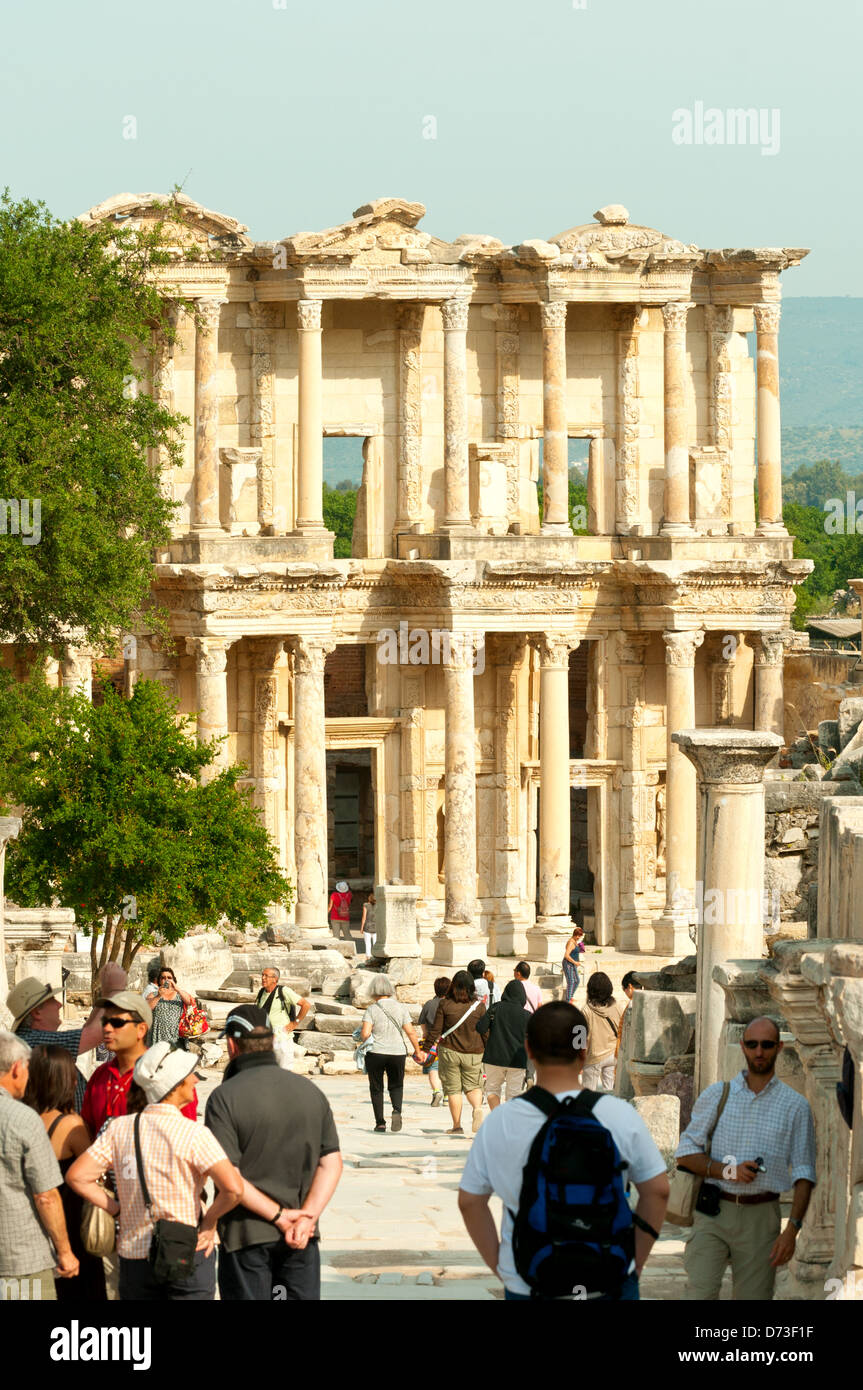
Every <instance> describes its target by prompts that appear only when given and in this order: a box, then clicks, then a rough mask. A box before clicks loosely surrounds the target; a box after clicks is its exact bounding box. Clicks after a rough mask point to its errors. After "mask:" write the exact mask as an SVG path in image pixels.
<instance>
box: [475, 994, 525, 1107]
mask: <svg viewBox="0 0 863 1390" xmlns="http://www.w3.org/2000/svg"><path fill="white" fill-rule="evenodd" d="M526 1003H527V995H526V993H525V989H524V985H523V984H522V983H521V980H510V982H509V984H508V985H507V987H506V989H505V990H504V992H503V998H502V999H501V1001H500V1003H499V1004H493V1005H492V1006H491V1008H490V1009H489V1010H488V1011H487V1013H485V1014H483V1016H482V1018H480V1019H478V1020H477V1025H476V1031H477V1032H478V1033H479V1035H480V1037H482V1038H485V1040H486V1042H485V1052H484V1053H483V1058H482V1061H483V1067H484V1068H485V1094H486V1099H487V1100H488V1108H489V1110H494V1109H496V1108H497V1106H498V1105H500V1102H501V1091H503V1090H504V1088H505V1099H506V1100H515V1099H516V1097H517V1096H520V1095H521V1093H522V1091H523V1090H524V1082H525V1072H526V1070H527V1053H526V1052H525V1048H524V1039H525V1034H526V1033H527V1024H528V1020H529V1018H530V1014H529V1013H528V1012H527V1010H526V1008H525V1004H526Z"/></svg>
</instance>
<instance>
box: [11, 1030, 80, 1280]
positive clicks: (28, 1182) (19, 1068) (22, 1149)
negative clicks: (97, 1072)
mask: <svg viewBox="0 0 863 1390" xmlns="http://www.w3.org/2000/svg"><path fill="white" fill-rule="evenodd" d="M30 1056H31V1053H30V1048H29V1047H28V1046H27V1044H26V1043H25V1042H24V1041H23V1039H21V1038H19V1037H17V1036H16V1035H15V1034H14V1033H7V1032H2V1031H0V1285H2V1288H3V1296H4V1298H7V1299H10V1300H13V1301H15V1302H18V1301H23V1300H25V1299H26V1300H29V1301H30V1302H39V1301H40V1300H41V1301H48V1300H51V1301H53V1300H55V1299H56V1297H57V1295H56V1292H55V1284H54V1280H55V1277H56V1278H57V1279H74V1277H75V1275H76V1274H77V1273H78V1260H77V1258H76V1256H75V1254H74V1252H73V1250H72V1246H71V1244H70V1242H69V1233H68V1231H67V1229H66V1218H65V1215H64V1213H63V1203H62V1200H61V1198H60V1192H59V1188H60V1184H61V1183H62V1181H63V1176H62V1174H61V1172H60V1165H59V1163H58V1162H57V1159H56V1157H55V1155H54V1151H53V1149H52V1148H51V1145H50V1143H49V1141H48V1136H47V1134H46V1133H45V1126H44V1125H43V1123H42V1121H41V1120H40V1118H39V1116H38V1115H37V1114H36V1113H35V1112H34V1111H33V1110H31V1109H30V1107H29V1105H22V1104H21V1101H22V1098H23V1096H24V1093H25V1092H26V1090H27V1080H28V1074H29V1068H30ZM52 1246H53V1249H52Z"/></svg>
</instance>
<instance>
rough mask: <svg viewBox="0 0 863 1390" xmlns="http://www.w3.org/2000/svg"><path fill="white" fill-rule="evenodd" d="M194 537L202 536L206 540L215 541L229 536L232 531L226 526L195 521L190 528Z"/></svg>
mask: <svg viewBox="0 0 863 1390" xmlns="http://www.w3.org/2000/svg"><path fill="white" fill-rule="evenodd" d="M189 530H190V531H191V533H192V535H194V536H201V537H203V539H204V540H207V539H215V538H216V537H217V536H218V537H221V536H229V535H230V534H231V532H230V530H229V529H228V527H226V526H218V525H211V524H210V523H209V522H204V521H200V522H199V521H193V522H192V524H191V526H190V527H189Z"/></svg>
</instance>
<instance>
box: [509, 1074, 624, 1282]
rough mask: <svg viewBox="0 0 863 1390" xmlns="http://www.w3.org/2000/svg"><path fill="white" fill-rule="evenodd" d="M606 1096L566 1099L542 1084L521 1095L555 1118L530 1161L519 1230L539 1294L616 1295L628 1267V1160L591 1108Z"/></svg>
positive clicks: (521, 1252)
mask: <svg viewBox="0 0 863 1390" xmlns="http://www.w3.org/2000/svg"><path fill="white" fill-rule="evenodd" d="M601 1098H602V1097H601V1095H600V1094H598V1093H597V1092H595V1091H582V1092H581V1094H580V1095H578V1096H567V1097H566V1099H565V1100H563V1101H559V1100H557V1099H556V1097H554V1096H553V1095H551V1093H550V1092H548V1091H544V1090H542V1089H541V1088H540V1087H539V1086H533V1087H532V1088H531V1089H530V1090H529V1091H527V1092H525V1094H524V1095H523V1096H519V1097H518V1099H519V1100H521V1101H527V1102H529V1103H530V1104H531V1105H535V1106H536V1107H537V1108H538V1109H539V1110H541V1111H542V1112H543V1114H544V1115H546V1116H547V1117H548V1118H547V1119H546V1122H545V1124H544V1125H543V1126H542V1129H541V1130H540V1131H539V1133H538V1134H537V1136H536V1138H535V1139H534V1141H533V1144H532V1145H531V1149H530V1154H529V1155H528V1160H527V1163H526V1164H525V1168H524V1177H523V1179H522V1186H521V1196H520V1198H519V1205H518V1211H517V1212H516V1213H515V1216H514V1225H513V1233H512V1249H513V1256H514V1259H515V1267H516V1270H517V1271H518V1273H519V1275H520V1276H521V1278H522V1279H523V1280H524V1281H525V1283H526V1284H528V1285H529V1287H530V1289H531V1294H532V1296H533V1297H534V1298H567V1297H569V1298H572V1297H573V1295H575V1296H578V1293H579V1292H580V1290H584V1291H585V1293H584V1294H582V1297H584V1296H585V1294H587V1293H591V1294H595V1293H603V1294H605V1293H610V1294H615V1293H617V1292H618V1290H619V1289H620V1287H621V1285H622V1283H623V1281H624V1279H625V1278H626V1277H627V1275H628V1273H629V1269H630V1265H631V1263H632V1259H633V1254H634V1249H635V1233H634V1228H633V1218H632V1212H631V1210H630V1207H629V1203H628V1202H627V1200H626V1191H625V1188H624V1183H623V1176H622V1174H623V1170H624V1169H625V1167H626V1166H627V1165H626V1164H625V1163H624V1162H623V1160H622V1159H621V1157H620V1154H619V1152H618V1149H617V1145H616V1144H615V1142H614V1139H613V1137H612V1135H611V1133H610V1131H609V1130H607V1129H606V1128H605V1126H604V1125H602V1124H601V1123H600V1122H599V1120H597V1119H596V1118H595V1116H594V1115H593V1113H592V1112H593V1108H594V1106H595V1105H596V1102H597V1101H598V1100H600V1099H601Z"/></svg>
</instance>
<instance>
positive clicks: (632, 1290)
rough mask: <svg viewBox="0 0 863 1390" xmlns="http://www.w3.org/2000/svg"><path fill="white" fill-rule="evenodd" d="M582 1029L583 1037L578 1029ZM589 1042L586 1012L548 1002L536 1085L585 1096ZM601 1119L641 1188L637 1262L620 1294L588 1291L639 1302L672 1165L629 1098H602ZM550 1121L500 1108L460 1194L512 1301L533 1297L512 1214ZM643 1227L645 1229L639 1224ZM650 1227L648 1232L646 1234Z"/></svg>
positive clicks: (473, 1234) (534, 1050) (522, 1109)
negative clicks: (497, 1208)
mask: <svg viewBox="0 0 863 1390" xmlns="http://www.w3.org/2000/svg"><path fill="white" fill-rule="evenodd" d="M578 1028H580V1029H583V1032H581V1033H580V1034H578V1033H576V1032H575V1031H574V1030H576V1029H578ZM579 1038H581V1039H584V1040H585V1041H586V1038H587V1024H586V1021H585V1018H584V1015H583V1014H582V1013H581V1011H580V1009H576V1008H575V1007H574V1006H573V1005H572V1004H567V1003H565V1002H564V1001H563V1000H558V1001H556V1002H555V1003H552V1004H544V1005H543V1006H542V1008H540V1009H537V1011H536V1013H535V1014H532V1015H531V1017H530V1020H529V1022H528V1025H527V1043H526V1045H527V1053H528V1056H529V1057H532V1058H533V1060H534V1063H535V1065H536V1084H537V1086H540V1087H542V1089H543V1090H545V1091H549V1092H551V1094H552V1095H554V1096H556V1097H557V1098H558V1099H559V1100H563V1099H564V1098H565V1097H566V1096H575V1095H578V1094H579V1092H580V1090H581V1071H582V1067H583V1066H584V1048H583V1047H582V1048H580V1049H576V1048H575V1047H574V1045H573V1044H574V1042H576V1041H578V1040H579ZM593 1114H594V1116H595V1118H596V1119H597V1120H598V1121H599V1122H600V1124H602V1125H603V1126H604V1127H605V1128H606V1129H608V1130H609V1131H610V1133H611V1135H612V1136H613V1138H614V1142H615V1144H616V1145H617V1150H618V1152H619V1154H620V1156H621V1159H622V1160H623V1161H624V1163H625V1164H626V1165H627V1167H626V1169H625V1172H624V1174H623V1179H624V1182H627V1181H629V1182H632V1183H634V1184H635V1187H636V1189H637V1191H638V1206H637V1207H636V1209H635V1215H636V1218H637V1220H636V1228H635V1259H634V1260H633V1262H632V1265H631V1266H630V1271H629V1275H628V1277H627V1278H626V1279H625V1280H624V1283H623V1285H622V1287H621V1290H620V1292H619V1293H615V1294H602V1293H592V1291H591V1290H590V1289H588V1290H587V1294H586V1297H587V1298H588V1299H590V1298H591V1297H593V1298H597V1299H598V1298H602V1299H605V1300H608V1299H637V1298H638V1276H639V1275H640V1274H641V1271H642V1269H643V1268H644V1264H645V1262H646V1260H647V1257H648V1255H649V1253H650V1250H651V1247H652V1245H653V1242H654V1239H655V1238H656V1236H655V1234H651V1232H654V1233H658V1232H659V1230H660V1227H661V1226H662V1222H663V1219H664V1217H665V1208H666V1205H667V1203H668V1191H669V1187H668V1177H667V1174H666V1167H665V1162H664V1160H663V1158H662V1155H661V1154H660V1152H659V1150H658V1149H657V1147H656V1145H655V1144H654V1142H653V1140H652V1139H651V1137H650V1134H649V1132H648V1129H647V1126H646V1125H645V1123H644V1121H643V1120H642V1118H641V1116H640V1115H639V1114H638V1113H637V1111H635V1110H633V1108H632V1106H631V1105H630V1104H629V1103H628V1101H625V1100H620V1099H619V1098H618V1097H617V1096H613V1095H603V1096H601V1097H600V1099H599V1100H598V1101H597V1102H596V1105H595V1107H594V1110H593ZM545 1122H546V1121H545V1116H544V1115H543V1113H542V1112H541V1111H540V1110H539V1109H537V1108H536V1107H535V1106H534V1105H532V1104H530V1103H529V1102H528V1101H526V1100H525V1099H524V1098H523V1097H519V1098H518V1099H517V1100H515V1101H513V1102H512V1103H511V1104H509V1105H500V1106H498V1107H497V1109H496V1110H494V1111H493V1112H492V1113H491V1114H490V1115H489V1117H488V1119H487V1120H486V1121H485V1124H484V1125H483V1126H482V1128H481V1129H480V1131H479V1133H478V1134H477V1136H476V1138H475V1139H474V1141H473V1147H472V1149H471V1151H470V1155H469V1157H468V1160H467V1163H466V1164H465V1168H464V1173H463V1174H462V1179H461V1184H460V1187H459V1194H458V1205H459V1210H460V1211H461V1214H462V1218H463V1220H464V1223H465V1226H466V1227H467V1231H468V1235H469V1236H470V1238H471V1240H472V1241H473V1243H474V1245H475V1246H476V1248H477V1250H478V1251H479V1253H480V1254H481V1255H482V1257H483V1259H484V1260H485V1262H486V1264H487V1265H488V1267H489V1269H492V1270H494V1272H495V1273H496V1274H497V1275H498V1277H499V1278H500V1279H501V1281H502V1282H503V1285H504V1288H505V1297H506V1298H507V1299H526V1298H529V1297H530V1294H531V1291H530V1288H529V1286H528V1285H527V1284H526V1283H525V1282H524V1280H523V1279H522V1278H520V1276H519V1275H518V1273H517V1272H516V1268H515V1261H514V1258H513V1251H512V1227H513V1215H514V1213H515V1212H517V1211H518V1205H519V1197H520V1195H521V1184H522V1177H523V1172H524V1167H525V1164H526V1163H527V1159H528V1155H529V1153H530V1148H531V1145H532V1143H533V1141H534V1139H535V1138H536V1135H537V1134H538V1133H539V1131H540V1129H541V1128H542V1126H543V1125H544V1124H545ZM492 1194H494V1195H495V1196H497V1197H500V1199H501V1201H502V1202H503V1224H502V1226H501V1233H500V1237H498V1233H497V1229H496V1226H495V1222H494V1217H493V1216H492V1213H491V1210H490V1205H489V1203H490V1198H491V1196H492ZM639 1222H640V1223H642V1224H639ZM644 1227H647V1228H648V1229H644Z"/></svg>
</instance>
